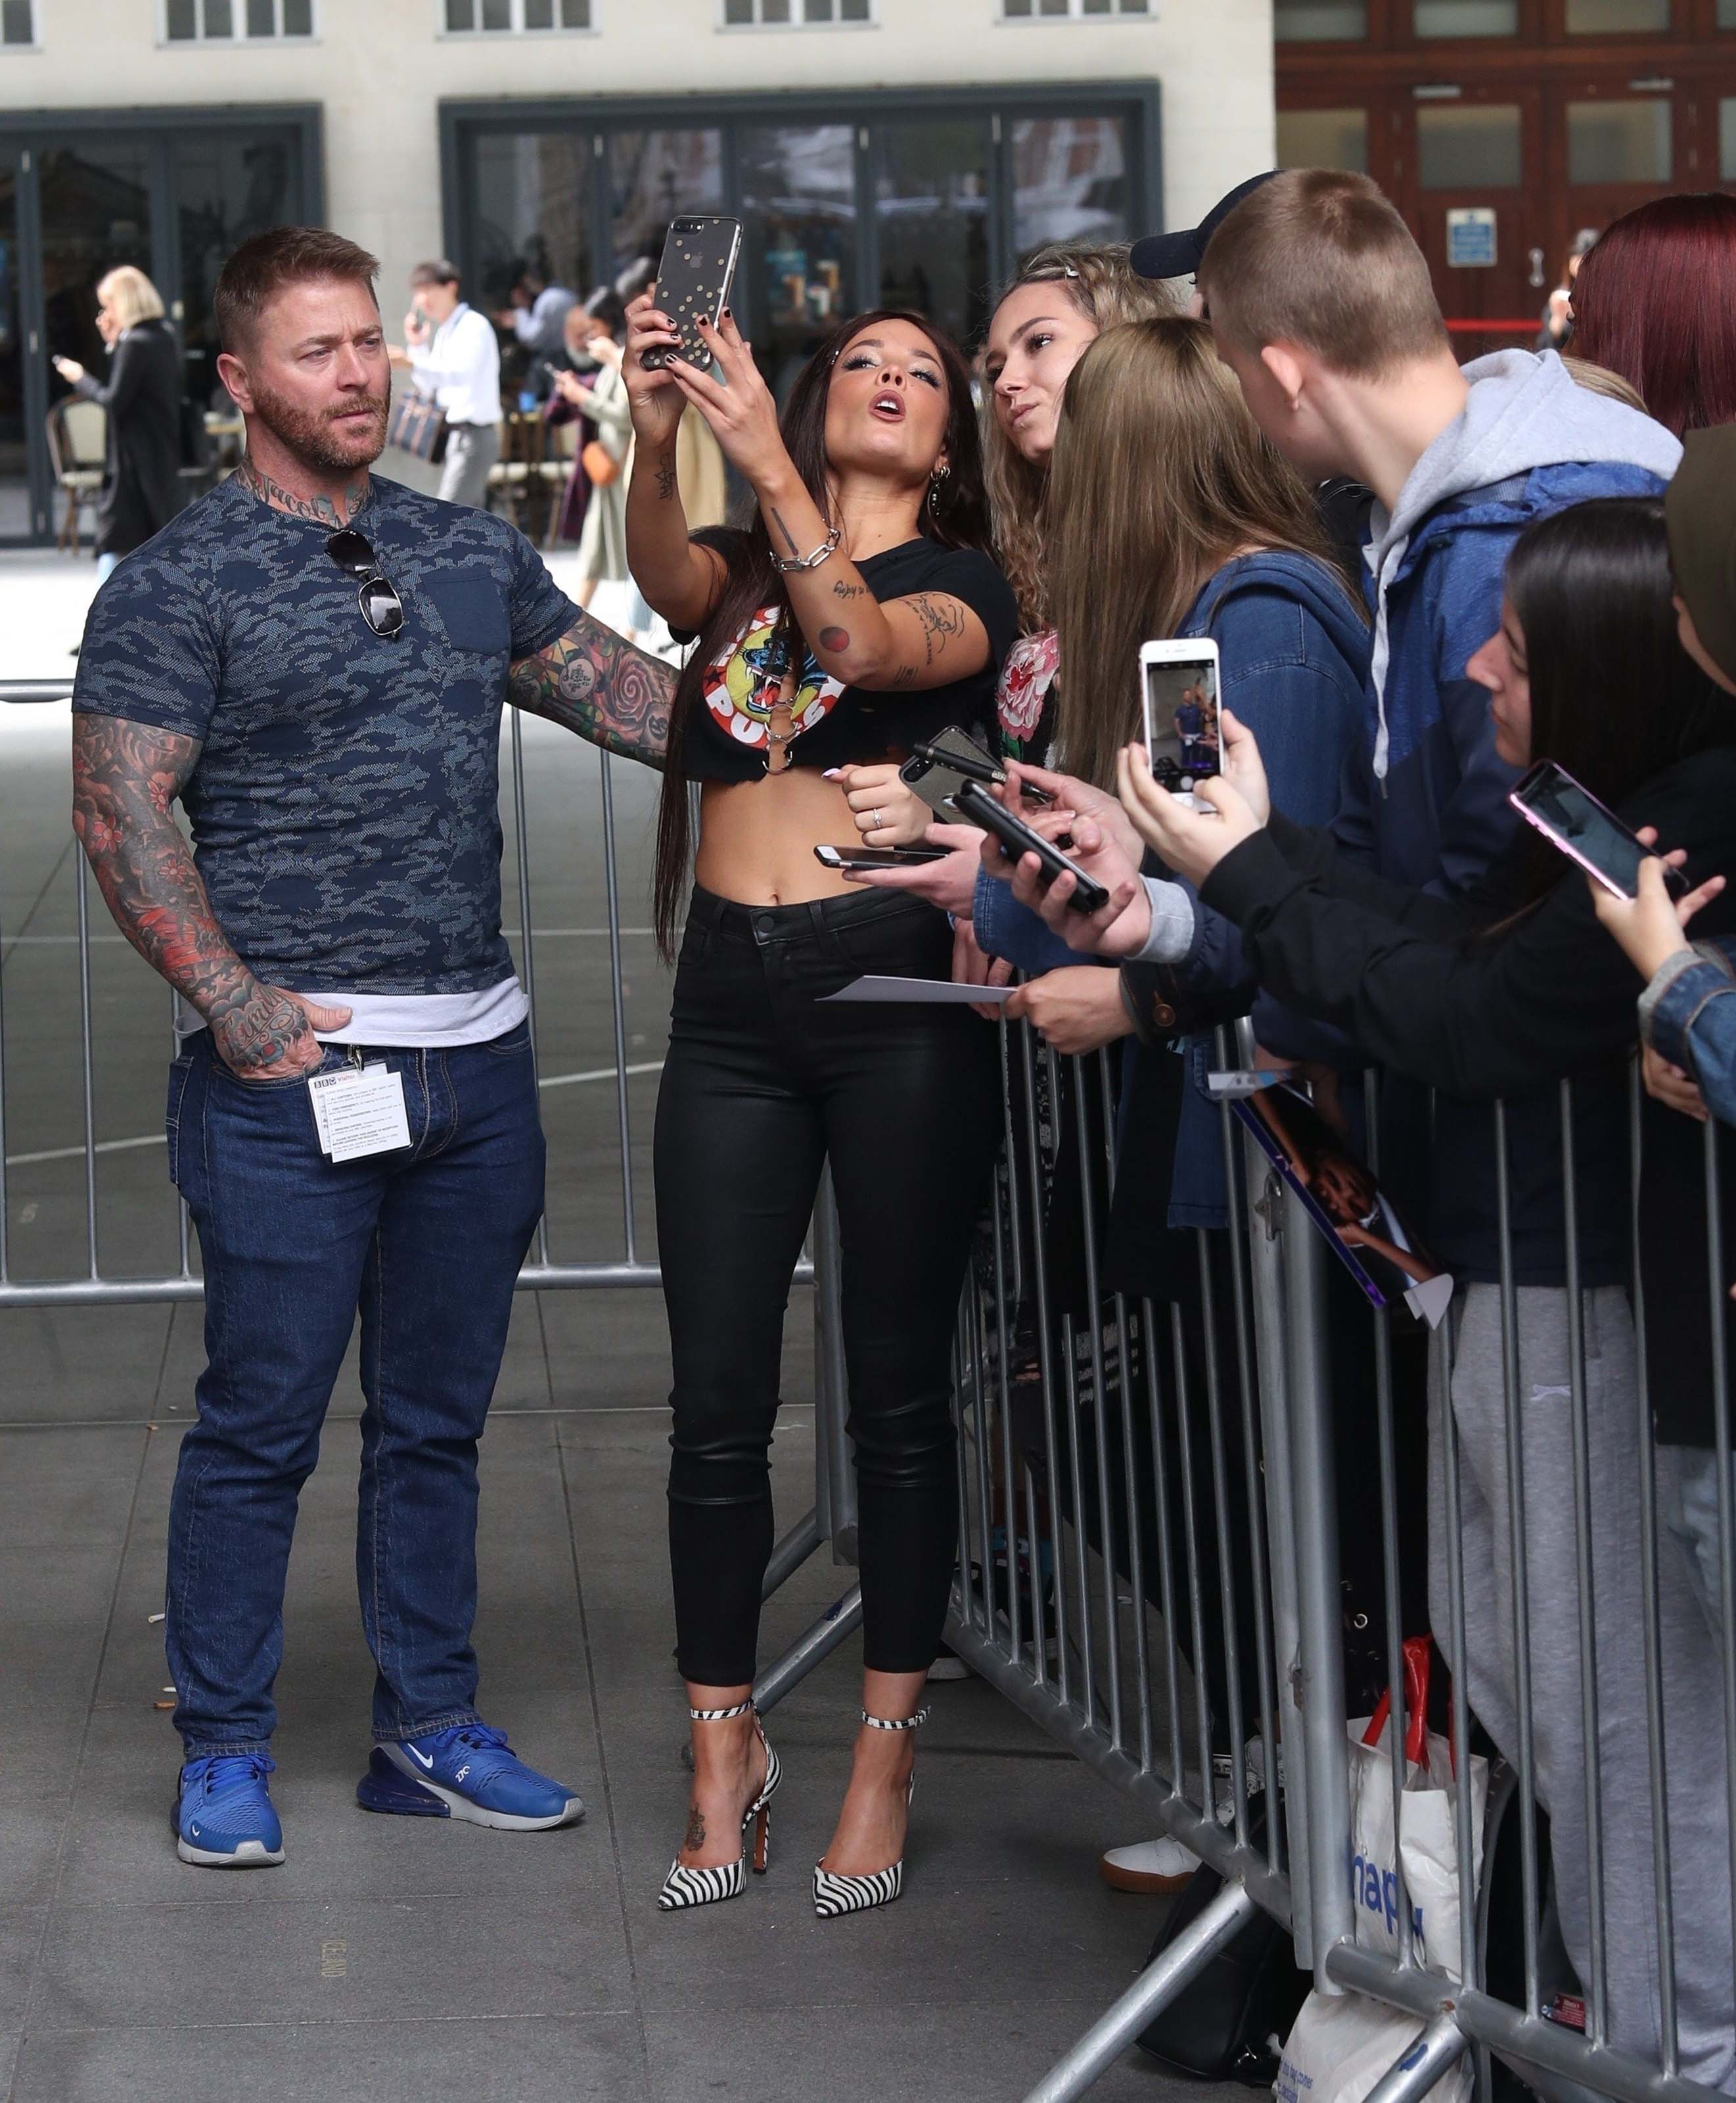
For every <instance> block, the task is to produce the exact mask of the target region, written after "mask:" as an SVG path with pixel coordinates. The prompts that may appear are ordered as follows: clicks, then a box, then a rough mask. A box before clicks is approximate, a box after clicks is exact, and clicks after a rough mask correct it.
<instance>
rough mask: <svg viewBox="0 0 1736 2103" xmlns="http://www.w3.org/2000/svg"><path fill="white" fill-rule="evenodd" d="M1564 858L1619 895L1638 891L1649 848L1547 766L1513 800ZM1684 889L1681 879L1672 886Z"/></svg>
mask: <svg viewBox="0 0 1736 2103" xmlns="http://www.w3.org/2000/svg"><path fill="white" fill-rule="evenodd" d="M1511 800H1512V802H1513V803H1515V804H1516V805H1517V807H1518V808H1519V809H1520V810H1521V811H1522V812H1523V813H1524V814H1525V816H1526V817H1528V818H1529V819H1530V820H1531V822H1532V824H1533V825H1535V826H1536V827H1537V828H1538V831H1539V832H1541V833H1542V834H1543V835H1544V837H1545V838H1547V839H1549V840H1551V841H1552V842H1553V843H1554V844H1555V845H1556V847H1559V848H1560V849H1561V851H1562V853H1563V854H1565V855H1566V856H1569V857H1570V859H1571V860H1574V861H1576V862H1578V865H1579V866H1580V867H1581V868H1582V869H1587V870H1588V871H1589V872H1590V873H1591V874H1592V875H1594V876H1596V877H1598V878H1601V881H1602V883H1604V885H1605V888H1607V889H1609V890H1611V891H1614V893H1615V894H1616V896H1618V897H1621V898H1632V896H1634V895H1635V893H1636V891H1637V890H1638V888H1639V881H1640V864H1641V861H1642V860H1644V859H1645V852H1646V850H1645V848H1644V847H1641V845H1640V843H1639V842H1638V841H1637V840H1636V838H1634V836H1633V834H1632V833H1630V832H1629V831H1628V829H1627V827H1626V826H1625V825H1623V824H1622V822H1621V820H1619V819H1618V818H1617V817H1615V816H1614V815H1613V813H1611V812H1610V811H1606V810H1605V808H1604V807H1603V805H1602V804H1601V803H1599V802H1598V801H1597V799H1596V797H1595V796H1593V795H1592V794H1591V792H1590V791H1589V790H1588V789H1583V788H1581V787H1580V785H1579V784H1578V782H1577V781H1575V780H1574V777H1573V776H1572V775H1570V774H1568V773H1565V772H1564V771H1563V770H1562V769H1561V767H1555V766H1552V765H1551V764H1549V763H1547V762H1545V763H1543V765H1541V766H1539V767H1534V768H1533V769H1532V771H1531V772H1530V774H1528V775H1527V776H1525V780H1523V781H1521V783H1520V785H1519V786H1518V788H1517V789H1515V790H1514V791H1513V794H1512V799H1511ZM1679 887H1680V879H1678V880H1677V883H1676V885H1672V889H1673V888H1679Z"/></svg>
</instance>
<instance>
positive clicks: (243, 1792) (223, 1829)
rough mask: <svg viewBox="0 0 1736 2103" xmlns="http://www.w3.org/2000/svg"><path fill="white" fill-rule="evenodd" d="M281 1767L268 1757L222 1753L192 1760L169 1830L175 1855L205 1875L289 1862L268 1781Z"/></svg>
mask: <svg viewBox="0 0 1736 2103" xmlns="http://www.w3.org/2000/svg"><path fill="white" fill-rule="evenodd" d="M276 1767H277V1762H276V1761H275V1760H270V1759H267V1758H266V1757H265V1755H264V1754H263V1753H257V1754H255V1753H239V1754H224V1753H220V1754H217V1755H215V1757H214V1758H206V1759H198V1760H189V1761H188V1763H187V1764H186V1765H185V1766H184V1767H183V1768H182V1769H181V1779H180V1788H179V1789H178V1790H176V1792H175V1807H174V1809H173V1810H172V1811H171V1812H170V1813H169V1826H170V1830H171V1831H172V1832H173V1834H174V1835H175V1853H176V1854H177V1855H179V1856H180V1858H181V1860H182V1861H184V1862H193V1863H196V1864H197V1865H198V1866H199V1867H200V1868H201V1869H204V1870H257V1869H263V1868H264V1867H265V1866H266V1865H268V1864H269V1863H273V1862H281V1861H282V1860H283V1828H282V1825H279V1824H278V1822H277V1812H276V1811H275V1810H274V1809H273V1807H272V1801H271V1793H270V1791H269V1789H268V1788H267V1787H266V1783H265V1777H266V1776H267V1775H269V1774H270V1773H272V1772H273V1770H274V1769H275V1768H276Z"/></svg>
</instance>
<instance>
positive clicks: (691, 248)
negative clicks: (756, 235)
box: [645, 217, 741, 371]
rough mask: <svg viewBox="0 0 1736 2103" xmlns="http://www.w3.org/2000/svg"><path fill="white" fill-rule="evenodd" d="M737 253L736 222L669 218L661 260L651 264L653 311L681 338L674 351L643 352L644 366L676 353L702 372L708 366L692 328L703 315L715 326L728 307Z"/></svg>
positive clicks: (708, 356) (738, 230)
mask: <svg viewBox="0 0 1736 2103" xmlns="http://www.w3.org/2000/svg"><path fill="white" fill-rule="evenodd" d="M740 252H741V221H740V220H739V219H710V218H699V217H690V218H684V219H677V220H671V221H670V222H669V230H668V233H667V234H666V235H665V236H664V243H663V260H662V261H661V262H660V263H659V265H657V284H656V287H655V290H656V300H657V309H658V311H659V313H665V314H667V315H668V317H669V319H670V320H671V321H672V322H674V324H675V332H676V334H677V336H680V338H681V340H682V343H681V349H680V352H679V353H677V352H674V351H673V350H668V349H660V350H648V351H646V353H645V362H646V365H647V366H650V367H662V366H665V365H667V364H668V362H669V360H670V359H671V358H673V357H676V356H677V355H679V356H680V357H682V358H685V359H686V362H687V363H688V364H689V365H695V366H697V367H699V369H700V370H701V371H704V369H705V367H707V366H708V365H709V364H710V363H711V351H710V349H709V347H708V345H706V343H705V342H704V339H703V338H702V337H701V336H700V335H699V329H698V327H697V326H696V324H697V323H698V322H699V319H700V318H701V317H702V316H703V317H704V318H705V319H706V320H707V321H708V322H712V323H713V326H715V325H716V322H717V318H718V316H719V315H720V314H721V313H722V312H723V309H725V307H726V306H727V305H729V299H730V282H731V281H732V279H733V278H735V259H736V257H737V256H739V254H740Z"/></svg>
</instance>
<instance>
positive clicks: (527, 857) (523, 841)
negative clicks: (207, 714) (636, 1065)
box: [508, 709, 548, 1264]
mask: <svg viewBox="0 0 1736 2103" xmlns="http://www.w3.org/2000/svg"><path fill="white" fill-rule="evenodd" d="M508 714H509V715H510V716H511V718H512V722H513V731H512V775H513V847H514V850H515V855H516V859H517V866H518V941H519V952H520V954H521V955H522V957H523V958H524V967H525V972H524V988H525V999H526V1002H527V1003H528V1004H529V1007H530V1010H531V1013H530V1018H529V1019H530V1024H531V1084H532V1086H533V1087H537V1088H538V1089H540V1087H541V1085H542V1046H541V1043H540V1040H539V1037H538V1034H537V1025H536V959H535V954H534V953H533V949H532V944H531V843H530V838H529V835H528V834H527V832H526V825H525V726H524V717H523V714H522V711H521V710H519V709H508ZM536 1260H537V1261H538V1262H539V1263H541V1264H546V1263H547V1262H548V1212H547V1210H546V1209H544V1211H543V1212H539V1214H538V1215H537V1220H536Z"/></svg>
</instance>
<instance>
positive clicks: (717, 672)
mask: <svg viewBox="0 0 1736 2103" xmlns="http://www.w3.org/2000/svg"><path fill="white" fill-rule="evenodd" d="M705 537H706V540H707V543H708V545H711V546H713V547H715V548H716V549H717V551H718V553H719V554H721V555H722V556H723V557H724V558H725V559H726V561H727V560H728V559H729V558H730V556H731V554H734V552H735V548H734V546H733V545H732V543H738V542H739V540H741V538H742V537H743V536H740V535H739V534H737V533H730V534H722V533H708V534H707V536H705ZM856 567H857V568H858V569H859V570H860V571H861V572H862V580H863V582H864V584H866V585H867V586H868V589H869V590H870V591H871V592H872V594H874V597H875V598H877V599H878V600H881V601H884V600H886V599H894V598H908V597H909V595H910V594H912V592H920V591H929V592H944V593H946V594H948V596H949V597H950V598H956V599H958V600H960V601H961V602H962V603H963V604H964V605H966V606H968V607H970V610H971V611H972V612H973V613H974V614H975V616H976V617H977V618H978V620H980V621H981V622H982V624H983V627H984V628H985V629H987V630H988V660H987V661H986V662H985V663H984V665H983V668H982V669H981V670H980V671H979V672H973V673H972V674H970V677H969V678H966V679H955V680H953V681H952V683H951V684H950V685H949V686H945V687H928V688H927V689H926V690H925V691H922V692H920V693H886V692H881V693H864V691H863V690H862V688H861V687H845V686H841V685H840V683H839V682H838V681H837V680H836V679H834V678H831V677H829V676H828V674H826V673H824V672H823V671H822V670H821V669H820V668H819V664H818V662H817V661H816V660H815V658H814V657H813V656H807V657H806V658H805V660H804V661H803V664H802V667H801V677H800V678H799V680H798V681H797V690H796V700H795V706H794V711H793V720H794V722H795V726H796V730H797V736H796V739H795V741H794V742H793V744H792V745H791V746H790V749H789V751H790V764H791V765H792V766H793V767H846V766H848V765H850V763H851V762H853V761H855V762H869V761H873V760H881V759H887V758H898V759H905V758H908V757H909V754H910V749H911V747H912V745H914V744H915V743H916V741H917V740H918V739H923V740H926V739H929V738H932V737H935V736H938V735H939V732H940V731H943V730H945V729H946V728H947V727H948V725H949V724H952V723H957V725H959V727H961V729H965V730H969V731H976V732H979V733H980V732H981V731H984V730H986V729H988V727H991V726H992V724H993V722H994V720H995V688H996V686H997V682H998V681H999V679H1000V677H1001V662H1002V660H1004V659H1005V657H1006V653H1007V651H1009V650H1010V649H1011V648H1012V647H1013V642H1014V639H1015V637H1016V636H1017V635H1018V633H1019V608H1018V606H1017V603H1016V602H1015V599H1014V598H1013V592H1012V587H1011V586H1010V585H1009V584H1008V583H1007V581H1006V578H1005V577H1003V576H1001V572H1000V571H999V570H998V569H997V567H995V564H994V562H993V561H992V559H991V558H989V557H988V556H987V555H985V554H980V553H979V551H978V550H977V549H974V548H943V547H941V546H939V545H938V544H937V543H936V542H935V541H933V540H920V539H918V540H907V541H905V542H904V545H903V546H902V547H898V548H888V549H886V552H885V554H880V555H870V556H868V558H867V559H866V560H865V561H864V562H859V563H858V564H857V566H856ZM777 614H778V609H777V607H775V606H774V607H765V608H762V609H761V611H760V612H758V613H757V614H756V615H755V616H754V617H753V620H751V621H749V623H748V626H747V628H746V629H745V631H744V633H743V634H740V635H738V636H737V637H735V639H734V640H733V641H732V642H730V643H729V644H728V645H727V647H725V648H723V649H721V651H719V652H718V653H717V656H714V657H713V660H712V662H711V663H710V664H709V665H707V666H706V668H705V675H704V698H703V700H702V701H700V702H699V704H698V705H695V708H694V710H693V714H692V717H691V719H690V721H689V722H688V723H687V725H686V738H685V740H683V744H682V770H683V771H684V772H685V773H686V776H687V778H688V779H689V780H691V781H752V780H757V779H758V777H759V776H761V774H763V773H764V772H765V771H766V719H767V718H768V716H769V714H770V706H771V703H772V700H774V699H775V696H776V694H777V691H778V687H779V683H780V682H779V680H777V679H775V678H768V677H767V670H768V667H767V664H766V657H767V648H768V646H769V644H770V641H771V638H772V634H773V631H774V629H775V626H776V622H777ZM798 632H799V631H798Z"/></svg>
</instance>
